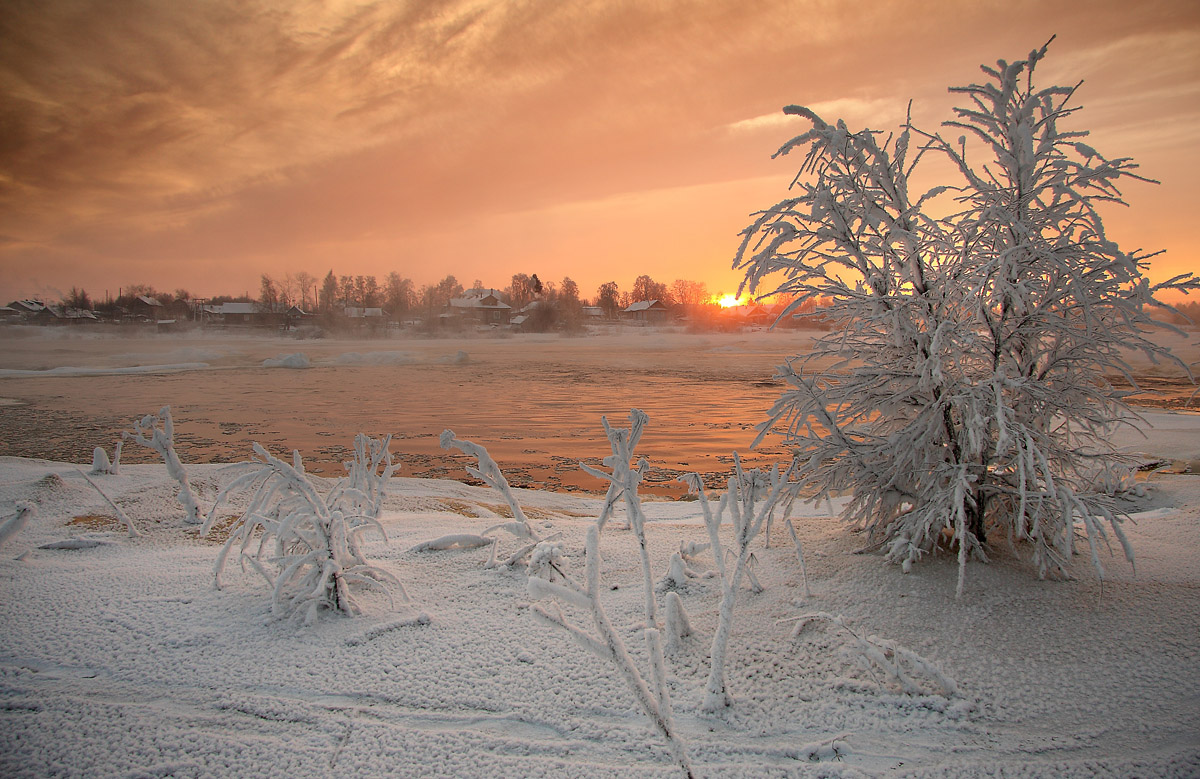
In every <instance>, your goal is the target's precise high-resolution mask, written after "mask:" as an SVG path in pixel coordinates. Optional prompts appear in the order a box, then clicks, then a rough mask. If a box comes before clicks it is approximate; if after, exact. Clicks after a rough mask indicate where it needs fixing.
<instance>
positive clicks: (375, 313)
mask: <svg viewBox="0 0 1200 779" xmlns="http://www.w3.org/2000/svg"><path fill="white" fill-rule="evenodd" d="M383 315H384V314H383V309H382V308H360V307H357V306H346V316H348V317H350V318H351V319H370V318H374V317H382V316H383Z"/></svg>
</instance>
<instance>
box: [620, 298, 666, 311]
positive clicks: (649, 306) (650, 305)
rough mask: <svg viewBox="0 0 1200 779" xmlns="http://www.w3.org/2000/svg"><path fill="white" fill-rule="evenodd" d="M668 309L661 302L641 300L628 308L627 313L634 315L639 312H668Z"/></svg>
mask: <svg viewBox="0 0 1200 779" xmlns="http://www.w3.org/2000/svg"><path fill="white" fill-rule="evenodd" d="M666 308H667V306H666V304H665V303H663V302H662V301H660V300H639V301H638V302H636V303H634V304H633V305H631V306H630V307H629V308H627V309H625V310H626V311H627V312H629V313H631V314H633V313H636V312H638V311H650V310H654V311H664V310H666Z"/></svg>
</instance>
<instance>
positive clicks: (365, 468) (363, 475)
mask: <svg viewBox="0 0 1200 779" xmlns="http://www.w3.org/2000/svg"><path fill="white" fill-rule="evenodd" d="M391 442H392V437H391V436H390V435H388V436H384V437H383V438H380V439H376V438H372V437H370V436H369V435H367V434H366V433H359V434H358V435H356V436H354V459H353V460H350V461H348V462H346V464H345V465H346V473H347V475H346V477H345V478H344V479H340V480H339V481H338V483H337V485H336V486H335V487H334V491H333V494H332V495H331V496H330V500H332V501H334V502H338V501H341V500H343V499H345V500H346V501H348V502H349V505H350V508H351V510H352V512H353V513H354V514H355V515H357V516H363V517H371V518H373V519H378V518H379V514H380V512H381V511H382V510H383V499H384V498H385V497H387V486H388V480H389V479H391V478H392V475H393V474H394V473H395V472H396V469H397V468H399V467H400V466H398V465H395V464H393V463H392V452H391V450H390V449H389V448H388V447H389V446H390V444H391Z"/></svg>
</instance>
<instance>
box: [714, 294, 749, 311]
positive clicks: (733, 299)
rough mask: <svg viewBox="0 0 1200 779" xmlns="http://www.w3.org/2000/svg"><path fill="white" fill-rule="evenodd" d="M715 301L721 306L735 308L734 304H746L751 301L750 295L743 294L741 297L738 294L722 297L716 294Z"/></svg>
mask: <svg viewBox="0 0 1200 779" xmlns="http://www.w3.org/2000/svg"><path fill="white" fill-rule="evenodd" d="M713 302H714V303H716V304H717V305H718V306H720V307H721V308H733V307H734V306H744V305H746V304H747V303H749V302H750V296H749V295H743V296H742V297H740V298H739V297H737V296H736V295H724V296H722V297H717V296H716V295H713Z"/></svg>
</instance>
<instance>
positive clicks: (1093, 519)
mask: <svg viewBox="0 0 1200 779" xmlns="http://www.w3.org/2000/svg"><path fill="white" fill-rule="evenodd" d="M1047 45H1049V44H1047ZM1045 55H1046V47H1045V46H1043V47H1042V48H1041V49H1038V50H1035V51H1033V52H1032V53H1031V54H1030V55H1029V57H1028V58H1026V59H1023V60H1019V61H1017V62H1011V63H1010V62H1005V61H1003V60H1001V61H999V62H998V63H997V65H996V66H995V67H984V68H983V72H984V74H985V76H986V80H985V81H984V83H982V84H972V85H970V86H965V87H958V88H953V89H951V92H952V93H954V94H956V95H959V96H961V97H962V98H964V102H965V105H963V106H961V107H958V108H956V109H954V112H955V118H954V119H952V120H950V121H948V122H946V123H945V126H946V127H947V128H948V129H950V130H951V131H952V133H953V135H954V136H958V137H957V138H943V137H942V135H941V134H940V133H938V132H933V133H930V132H925V131H922V130H919V129H918V128H916V127H915V126H913V125H912V123H911V121H909V122H906V124H905V125H904V126H903V127H902V128H901V130H900V132H899V133H898V134H896V135H891V134H889V135H883V134H881V133H878V132H875V131H871V130H862V131H858V132H854V131H851V130H850V129H849V128H848V127H847V126H846V124H845V123H844V122H841V121H839V122H837V123H835V124H830V123H827V122H826V121H825V120H824V119H822V118H821V117H820V116H818V115H817V114H816V113H814V112H813V111H812V110H810V109H807V108H802V107H799V106H789V107H787V108H785V109H784V113H786V114H790V115H793V116H796V117H798V118H800V119H802V120H805V121H806V122H807V123H808V124H809V125H811V127H810V129H808V130H807V131H805V132H803V133H801V134H800V135H798V136H797V137H795V138H793V139H792V140H790V141H788V142H787V143H786V144H785V145H784V146H783V147H782V148H781V149H780V150H779V152H778V153H777V155H776V156H779V155H785V154H790V153H793V152H798V153H800V154H802V155H803V162H802V164H801V166H800V172H799V173H798V174H797V176H796V178H795V180H794V181H793V184H792V189H793V191H794V195H793V196H792V197H789V198H788V199H786V200H784V201H782V202H780V203H778V204H776V205H775V206H772V207H771V208H768V209H767V210H765V211H762V212H760V213H758V214H756V215H755V218H754V221H753V223H752V224H751V225H750V226H748V227H747V228H746V229H745V230H744V231H743V236H744V238H743V241H742V243H741V245H740V247H739V249H738V251H737V255H736V260H735V267H738V268H741V269H742V270H744V272H745V280H744V282H743V287H744V288H747V289H749V290H750V291H751V292H754V293H765V294H782V295H786V296H788V297H789V298H790V299H791V300H792V302H791V304H790V305H789V307H788V308H787V310H786V311H785V315H788V314H791V313H793V312H797V311H800V310H802V307H804V306H806V304H809V303H815V302H820V303H821V304H822V305H823V307H822V308H821V310H820V315H821V316H822V317H823V319H824V320H825V321H826V322H828V323H831V325H832V327H831V329H830V330H829V332H828V333H827V334H825V335H823V336H821V337H820V338H819V339H818V340H817V341H816V344H815V347H814V349H813V350H812V352H811V353H809V354H806V355H804V356H801V357H797V358H795V359H792V360H790V361H789V362H788V363H787V364H786V365H784V366H782V367H781V368H780V369H779V377H780V378H782V379H783V380H784V381H785V382H786V383H787V384H788V388H787V389H786V391H785V392H784V394H783V395H782V397H780V399H779V400H778V401H777V402H776V403H775V405H774V407H773V408H772V409H771V410H770V412H769V415H768V419H767V421H766V422H764V423H763V424H762V425H761V426H760V435H759V439H760V440H761V439H762V438H763V437H765V436H767V435H769V434H778V435H780V436H781V437H782V444H784V445H786V446H788V447H791V448H792V449H794V450H795V451H796V463H797V466H798V468H797V479H798V482H799V487H798V488H799V489H800V490H802V491H803V492H804V494H806V495H815V496H816V498H815V499H820V498H822V497H828V496H830V495H831V494H835V492H840V491H847V492H849V493H850V495H851V498H850V501H849V502H848V504H847V505H846V508H845V510H844V511H843V513H842V517H843V518H844V519H845V520H847V521H848V522H850V523H852V524H853V525H855V526H857V527H859V528H864V529H866V530H867V531H868V533H869V535H870V538H871V539H872V541H873V542H874V544H875V545H876V546H877V548H879V549H881V550H882V551H883V552H884V553H885V554H886V557H887V559H889V560H891V561H893V562H897V563H900V564H902V565H903V566H904V568H905V570H908V568H909V566H911V565H912V563H913V562H915V561H916V560H918V559H919V558H920V557H922V556H923V555H925V554H927V553H929V552H931V551H933V550H934V549H935V548H936V546H937V544H938V543H939V540H940V539H941V538H942V533H943V531H947V532H948V533H949V534H951V535H952V544H953V546H954V547H955V548H956V549H957V554H958V565H959V581H958V593H959V594H960V595H961V593H962V591H963V586H964V582H965V573H966V564H967V560H968V559H969V558H972V557H973V558H978V559H986V551H987V549H988V545H989V543H990V541H991V538H995V539H1007V540H1008V542H1009V543H1010V544H1011V545H1012V546H1013V547H1014V548H1016V547H1017V546H1018V544H1019V545H1020V546H1021V547H1022V548H1025V549H1029V550H1030V557H1031V558H1032V562H1033V563H1034V565H1035V567H1036V569H1037V571H1038V573H1039V575H1041V576H1045V575H1047V574H1049V573H1055V574H1062V575H1065V574H1066V572H1067V565H1068V559H1069V557H1070V555H1071V554H1072V551H1073V538H1074V528H1075V526H1076V525H1077V524H1078V525H1080V526H1082V528H1083V531H1084V533H1085V534H1086V537H1087V540H1088V543H1089V545H1090V547H1091V549H1092V553H1093V554H1092V559H1093V562H1094V564H1095V566H1096V569H1097V571H1098V573H1099V574H1100V575H1101V576H1103V568H1102V567H1101V566H1100V558H1099V556H1098V554H1097V550H1098V549H1099V547H1100V545H1101V544H1103V543H1104V542H1105V540H1106V538H1107V531H1106V527H1107V528H1108V529H1110V530H1111V532H1112V533H1113V534H1114V535H1115V536H1116V537H1117V539H1118V540H1119V541H1120V543H1121V545H1122V547H1124V549H1125V554H1126V556H1127V557H1128V558H1129V559H1130V561H1131V562H1132V551H1131V550H1130V548H1129V545H1128V544H1127V543H1126V541H1125V536H1124V534H1123V533H1122V531H1121V525H1120V522H1121V519H1122V517H1121V515H1120V514H1119V513H1118V512H1117V511H1116V510H1115V509H1114V504H1113V501H1112V500H1111V498H1110V496H1108V495H1106V494H1105V491H1104V490H1103V489H1097V485H1096V484H1095V483H1094V479H1095V475H1096V474H1097V473H1100V472H1103V470H1104V469H1103V467H1102V466H1103V465H1104V464H1105V463H1112V462H1115V461H1118V460H1120V459H1121V455H1119V454H1118V453H1117V452H1116V451H1114V449H1113V446H1112V445H1111V443H1110V441H1111V440H1112V438H1111V433H1112V431H1113V429H1114V427H1115V426H1118V425H1124V424H1131V423H1135V422H1136V417H1135V416H1134V415H1133V414H1132V412H1131V410H1130V408H1129V407H1128V405H1127V404H1126V403H1125V401H1124V398H1125V393H1124V392H1123V391H1121V390H1119V389H1117V388H1115V387H1114V386H1113V385H1112V383H1111V382H1110V380H1109V378H1108V377H1109V376H1112V375H1121V376H1124V377H1125V379H1126V380H1127V381H1128V382H1130V383H1131V384H1134V386H1135V387H1136V383H1135V382H1134V380H1133V377H1132V374H1131V370H1130V367H1129V365H1128V363H1127V362H1126V354H1127V353H1128V352H1129V351H1140V352H1142V353H1144V354H1146V355H1148V356H1149V357H1150V358H1151V359H1153V360H1158V359H1167V360H1170V361H1172V362H1174V363H1175V364H1177V365H1180V366H1181V367H1184V369H1185V370H1186V366H1183V364H1182V363H1181V362H1180V361H1179V360H1178V359H1176V358H1175V357H1173V356H1172V355H1170V353H1169V350H1168V349H1166V348H1165V347H1162V346H1159V345H1157V344H1155V343H1154V342H1153V341H1151V340H1150V339H1149V338H1148V337H1147V334H1148V333H1149V332H1150V331H1151V330H1153V329H1155V328H1156V327H1158V326H1160V323H1158V322H1157V321H1155V319H1154V315H1155V313H1156V312H1158V311H1164V312H1165V311H1168V310H1171V308H1170V306H1167V305H1166V304H1164V303H1162V302H1161V301H1160V299H1159V297H1158V296H1159V295H1160V293H1162V292H1165V291H1184V292H1186V291H1189V290H1195V289H1198V288H1200V280H1197V279H1196V278H1195V277H1194V276H1193V275H1192V274H1186V275H1182V276H1177V277H1175V278H1172V279H1169V280H1167V281H1164V282H1162V283H1159V284H1151V283H1150V282H1149V281H1148V279H1147V278H1146V275H1145V272H1146V270H1147V267H1148V266H1147V263H1146V260H1147V258H1148V256H1150V255H1146V254H1142V253H1140V251H1133V252H1127V251H1124V250H1122V249H1120V248H1119V247H1118V246H1117V244H1116V243H1114V242H1113V241H1112V240H1111V239H1109V238H1108V236H1107V235H1106V233H1105V230H1104V224H1103V222H1102V221H1101V218H1100V215H1099V212H1098V208H1099V207H1100V206H1101V205H1102V204H1105V203H1121V202H1122V201H1121V193H1120V190H1119V189H1118V186H1119V185H1120V184H1121V183H1122V182H1125V181H1129V180H1134V179H1139V178H1140V177H1138V176H1137V175H1135V174H1134V172H1133V171H1134V169H1135V167H1136V166H1135V165H1134V164H1133V163H1132V162H1131V161H1130V160H1129V159H1125V158H1108V157H1104V156H1102V155H1101V154H1100V153H1099V152H1097V151H1096V150H1095V149H1093V148H1092V147H1091V146H1088V145H1087V144H1085V143H1084V142H1083V140H1084V138H1085V137H1086V135H1087V133H1085V132H1082V131H1076V130H1067V129H1064V125H1065V124H1066V121H1067V120H1068V119H1071V118H1072V116H1073V114H1074V113H1075V112H1076V111H1077V110H1078V109H1077V108H1076V107H1075V106H1073V105H1072V104H1071V102H1072V99H1073V97H1074V94H1075V91H1076V89H1075V87H1062V86H1051V87H1048V88H1040V87H1036V86H1035V85H1034V73H1035V69H1036V67H1037V65H1038V64H1039V63H1040V62H1041V61H1042V59H1043V58H1044V57H1045ZM960 134H961V135H960ZM934 160H936V162H933V161H934ZM926 163H931V164H934V165H942V166H945V165H946V163H949V166H950V169H952V170H953V171H956V172H957V173H956V174H951V175H956V179H955V180H953V181H950V182H948V183H947V184H946V185H945V186H935V187H932V188H930V189H926V190H924V191H922V190H920V189H918V188H917V181H918V172H920V173H921V174H924V173H925V171H926V167H927V166H926ZM772 278H773V280H772V281H770V283H768V279H772Z"/></svg>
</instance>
